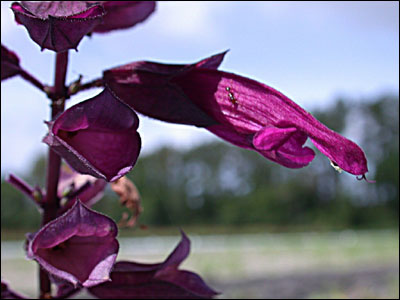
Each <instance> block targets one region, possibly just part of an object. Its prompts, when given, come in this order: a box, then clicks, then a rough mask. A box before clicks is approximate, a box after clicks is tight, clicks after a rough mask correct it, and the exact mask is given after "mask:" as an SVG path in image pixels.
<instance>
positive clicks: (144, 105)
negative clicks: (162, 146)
mask: <svg viewBox="0 0 400 300" xmlns="http://www.w3.org/2000/svg"><path fill="white" fill-rule="evenodd" d="M226 52H227V51H225V52H222V53H220V54H217V55H214V56H211V57H208V58H206V59H203V60H201V61H199V62H197V63H194V64H185V65H184V64H159V63H154V62H146V61H139V62H134V63H130V64H127V65H123V66H120V67H116V68H113V69H110V70H107V71H105V72H104V73H103V79H104V81H105V82H106V83H107V85H108V86H109V88H110V89H111V90H112V91H113V93H115V95H116V96H117V97H118V98H119V99H120V100H121V101H123V102H125V103H126V104H127V105H129V106H130V107H132V108H133V109H134V110H135V111H137V112H139V113H142V114H144V115H146V116H150V117H152V118H155V119H160V120H162V121H166V122H171V123H179V124H187V125H195V126H199V127H207V126H210V125H213V124H215V123H216V122H215V120H214V119H213V118H211V117H210V116H208V115H207V114H206V113H205V112H204V111H202V110H201V109H199V108H198V107H197V106H196V105H195V104H194V103H193V102H192V101H191V99H190V98H188V97H187V96H186V95H185V94H184V93H183V91H182V90H181V89H180V87H179V86H177V85H175V84H172V83H171V78H173V77H174V76H177V75H178V74H181V73H186V72H188V71H189V70H191V69H196V68H218V66H219V65H220V64H221V62H222V60H223V58H224V56H225V54H226Z"/></svg>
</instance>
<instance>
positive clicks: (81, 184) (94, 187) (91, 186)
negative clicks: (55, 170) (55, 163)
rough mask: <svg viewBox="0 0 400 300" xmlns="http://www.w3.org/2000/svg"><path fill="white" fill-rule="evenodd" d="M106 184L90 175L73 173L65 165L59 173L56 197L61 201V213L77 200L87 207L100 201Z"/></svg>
mask: <svg viewBox="0 0 400 300" xmlns="http://www.w3.org/2000/svg"><path fill="white" fill-rule="evenodd" d="M106 186H107V182H106V181H105V180H103V179H98V178H96V177H93V176H90V175H83V174H79V173H77V172H75V171H74V170H72V169H71V168H69V167H68V166H67V165H63V166H62V167H61V171H60V181H59V183H58V197H59V198H60V199H61V203H60V204H61V206H62V208H61V211H63V212H64V211H66V210H68V209H69V208H71V207H72V205H73V204H74V203H75V202H76V200H77V199H78V198H79V200H80V201H81V202H82V203H83V204H85V205H86V206H88V207H91V206H92V205H93V204H94V203H96V202H97V201H98V200H100V199H101V197H102V196H103V194H104V189H105V187H106Z"/></svg>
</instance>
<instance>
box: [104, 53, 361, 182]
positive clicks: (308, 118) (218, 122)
mask: <svg viewBox="0 0 400 300" xmlns="http://www.w3.org/2000/svg"><path fill="white" fill-rule="evenodd" d="M224 54H225V53H222V54H219V55H215V56H212V57H210V58H207V59H204V60H202V61H200V62H199V63H197V64H196V63H195V64H190V65H170V64H159V63H154V62H147V61H140V62H136V63H131V64H127V65H124V66H120V67H117V68H113V69H110V70H107V71H105V72H104V76H103V78H104V80H105V82H107V84H108V86H109V87H110V89H111V90H112V91H113V92H114V93H115V94H116V96H118V97H119V98H120V99H121V100H122V101H124V102H125V103H127V104H128V105H129V106H131V107H132V108H133V109H135V110H136V111H138V112H140V113H142V114H144V115H147V116H150V117H153V118H157V119H160V120H162V121H166V122H173V123H179V124H188V125H195V126H199V127H204V128H206V129H207V130H209V131H210V132H212V133H214V134H215V135H217V136H219V137H221V138H222V139H224V140H226V141H229V142H231V143H232V144H234V145H236V146H239V147H242V148H246V149H251V150H255V151H257V152H258V153H260V154H261V155H263V156H264V157H266V158H268V159H270V160H272V161H274V162H276V163H278V164H280V165H283V166H285V167H288V168H301V167H304V166H306V165H308V164H309V163H310V162H311V161H312V160H313V158H314V156H315V153H314V151H313V150H312V149H311V148H309V147H305V146H304V143H305V142H306V140H307V138H310V140H311V141H312V142H313V144H314V145H315V146H316V147H317V148H318V149H319V150H320V151H321V152H322V153H323V154H324V155H326V156H327V157H328V158H329V159H330V160H331V161H332V162H333V163H334V164H335V165H336V166H338V167H339V168H341V169H342V170H344V171H347V172H349V173H351V174H354V175H364V174H365V173H366V172H367V171H368V168H367V160H366V158H365V155H364V153H363V151H362V150H361V149H360V147H358V146H357V145H356V144H355V143H353V142H352V141H350V140H348V139H346V138H344V137H343V136H341V135H339V134H338V133H336V132H334V131H332V130H330V129H329V128H327V127H326V126H325V125H323V124H322V123H320V122H319V121H318V120H316V119H315V118H314V117H313V116H312V115H311V114H310V113H308V112H306V111H305V110H304V109H302V108H301V107H300V106H299V105H297V104H296V103H294V102H293V101H292V100H290V99H289V98H288V97H286V96H285V95H283V94H282V93H280V92H279V91H277V90H275V89H273V88H271V87H269V86H267V85H265V84H262V83H260V82H257V81H255V80H252V79H249V78H246V77H242V76H239V75H235V74H232V73H227V72H223V71H219V70H216V69H217V68H218V66H219V64H220V63H221V61H222V58H223V56H224Z"/></svg>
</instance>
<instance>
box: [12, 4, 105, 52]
mask: <svg viewBox="0 0 400 300" xmlns="http://www.w3.org/2000/svg"><path fill="white" fill-rule="evenodd" d="M11 9H12V10H13V12H14V15H15V20H16V21H17V23H19V24H22V25H24V26H25V27H26V29H27V30H28V32H29V35H30V37H31V38H32V40H34V41H35V42H36V43H37V44H38V45H39V46H40V47H41V49H42V50H43V49H49V50H53V51H56V52H64V51H67V50H69V49H76V48H77V46H78V44H79V42H80V41H81V39H82V38H83V37H84V36H85V35H86V34H88V33H90V32H92V31H93V29H94V28H95V27H96V26H97V25H99V24H100V23H101V22H102V18H103V16H104V14H105V12H104V8H103V7H102V6H101V5H99V4H95V3H89V2H85V1H36V2H33V1H32V2H30V1H22V2H21V3H18V2H14V3H12V5H11Z"/></svg>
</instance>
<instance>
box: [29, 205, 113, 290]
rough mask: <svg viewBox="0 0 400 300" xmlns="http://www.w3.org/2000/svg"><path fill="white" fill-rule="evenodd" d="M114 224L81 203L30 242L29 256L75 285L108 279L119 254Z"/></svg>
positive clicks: (46, 226) (54, 274)
mask: <svg viewBox="0 0 400 300" xmlns="http://www.w3.org/2000/svg"><path fill="white" fill-rule="evenodd" d="M117 231H118V229H117V226H116V224H115V223H114V221H113V220H112V219H110V218H108V217H106V216H104V215H102V214H99V213H97V212H94V211H93V210H90V209H88V208H87V207H85V206H84V205H83V204H82V203H81V202H80V201H77V202H76V203H75V204H74V206H73V207H72V208H71V209H70V210H69V211H67V212H66V213H65V214H64V215H62V216H60V217H58V218H57V219H54V220H53V221H51V222H49V223H47V224H46V225H45V226H44V227H42V228H41V229H40V230H39V231H38V232H37V233H36V234H35V235H34V236H33V237H31V238H30V239H28V247H27V248H28V249H27V256H28V258H30V259H34V260H36V261H37V262H38V263H39V264H40V265H41V266H42V267H43V268H44V269H45V270H46V271H47V272H49V273H50V274H51V275H52V276H55V277H58V278H61V279H63V280H65V281H68V282H70V283H72V284H73V285H75V286H79V285H82V286H84V287H90V286H93V285H97V284H99V283H102V282H104V281H107V280H109V273H110V270H111V268H112V266H113V265H114V262H115V259H116V257H117V253H118V248H119V245H118V241H117V240H116V238H115V237H116V235H117Z"/></svg>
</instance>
